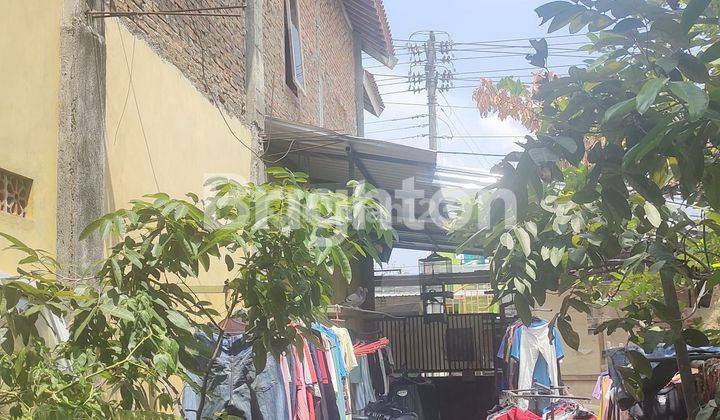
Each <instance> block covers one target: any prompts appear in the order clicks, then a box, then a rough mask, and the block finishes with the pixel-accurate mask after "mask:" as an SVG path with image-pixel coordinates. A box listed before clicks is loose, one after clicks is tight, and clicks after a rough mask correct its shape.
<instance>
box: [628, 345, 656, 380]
mask: <svg viewBox="0 0 720 420" xmlns="http://www.w3.org/2000/svg"><path fill="white" fill-rule="evenodd" d="M625 354H626V355H627V358H628V359H629V360H630V364H632V367H633V369H635V371H636V372H638V373H639V374H640V375H642V376H644V377H646V378H650V377H652V366H650V361H649V360H648V359H647V357H645V355H643V354H642V353H640V352H639V351H637V350H630V351H628V352H626V353H625Z"/></svg>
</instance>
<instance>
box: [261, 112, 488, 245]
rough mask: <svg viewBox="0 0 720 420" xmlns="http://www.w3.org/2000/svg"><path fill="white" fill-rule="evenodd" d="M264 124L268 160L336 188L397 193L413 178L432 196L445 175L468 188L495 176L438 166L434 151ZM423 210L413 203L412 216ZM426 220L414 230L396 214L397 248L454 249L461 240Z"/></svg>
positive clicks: (482, 184)
mask: <svg viewBox="0 0 720 420" xmlns="http://www.w3.org/2000/svg"><path fill="white" fill-rule="evenodd" d="M265 128H266V134H265V142H266V153H265V157H266V159H268V160H278V164H282V165H283V166H286V167H288V168H290V169H291V170H295V171H303V172H306V173H307V174H308V175H309V176H310V182H311V183H312V184H314V185H316V186H322V187H326V188H331V189H337V188H343V187H344V186H345V184H346V183H347V181H349V180H351V179H356V180H363V179H364V180H366V181H367V182H369V183H370V184H372V185H373V186H375V187H376V188H379V189H383V190H385V191H387V192H388V193H389V194H390V195H391V196H394V195H395V192H396V191H398V190H405V188H403V182H407V181H408V180H410V179H412V182H413V184H412V187H413V189H415V190H419V191H422V192H423V194H424V198H430V197H432V196H433V195H434V194H436V193H438V192H441V189H442V188H443V187H448V186H450V187H452V182H450V183H448V179H449V180H451V181H452V180H453V179H458V180H460V181H462V185H463V186H462V188H463V189H465V190H470V191H472V190H475V189H480V188H483V187H485V186H488V185H490V184H491V183H492V182H493V181H494V180H495V179H496V177H495V176H493V175H490V174H487V173H482V172H468V171H465V170H460V169H454V168H438V167H437V154H436V153H435V152H434V151H432V150H427V149H420V148H417V147H410V146H406V145H402V144H397V143H390V142H386V141H381V140H372V139H366V138H360V137H354V136H349V135H344V134H340V133H336V132H333V131H331V130H327V129H324V128H320V127H315V126H310V125H304V124H298V123H291V122H287V121H283V120H280V119H276V118H267V119H266V127H265ZM353 168H354V169H353ZM353 171H354V173H352V172H353ZM395 202H397V198H395ZM424 210H426V207H423V206H422V204H419V205H417V206H415V212H416V214H415V216H416V217H418V218H420V217H421V216H422V215H423V212H424ZM424 220H426V221H428V222H427V223H425V224H424V227H423V228H422V229H420V230H414V229H411V228H409V227H408V226H407V224H406V223H403V221H402V219H401V218H399V217H397V215H396V214H394V219H393V225H394V227H395V229H396V232H397V234H398V239H397V241H396V242H395V247H397V248H408V249H419V250H432V251H435V250H438V251H454V250H455V249H456V248H457V246H458V245H459V244H457V243H455V242H454V241H453V240H452V238H450V236H449V234H448V231H447V229H445V228H444V227H442V226H438V225H436V224H435V223H432V222H430V221H429V219H427V218H426V219H424ZM466 252H468V253H476V252H477V253H480V252H482V251H481V250H476V249H468V250H466Z"/></svg>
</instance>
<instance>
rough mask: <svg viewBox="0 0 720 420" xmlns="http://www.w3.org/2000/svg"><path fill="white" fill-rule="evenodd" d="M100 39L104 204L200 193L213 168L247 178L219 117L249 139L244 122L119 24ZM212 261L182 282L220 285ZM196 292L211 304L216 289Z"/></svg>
mask: <svg viewBox="0 0 720 420" xmlns="http://www.w3.org/2000/svg"><path fill="white" fill-rule="evenodd" d="M106 41H107V140H106V141H107V155H108V174H109V175H108V197H109V203H108V208H109V209H113V208H121V207H125V206H127V205H128V202H129V201H130V200H132V199H135V198H141V197H142V196H143V195H145V194H150V193H154V192H157V191H162V192H166V193H168V194H170V195H171V196H173V197H177V198H182V197H184V195H185V194H186V193H188V192H194V193H196V194H198V195H199V196H201V197H202V191H203V183H204V182H205V180H206V179H207V177H208V176H213V175H216V174H234V175H237V176H240V177H243V178H245V179H248V180H249V176H250V160H251V159H250V158H251V154H250V152H249V151H248V149H247V148H246V147H245V146H243V145H242V144H241V143H240V141H239V140H238V139H236V138H235V137H234V136H233V134H232V133H231V131H230V129H229V128H228V126H227V125H226V124H225V122H224V121H223V116H222V115H224V116H225V118H226V119H227V122H228V124H229V125H230V127H231V128H232V131H233V132H234V134H235V135H237V136H238V137H239V138H240V139H241V140H242V141H243V142H244V143H245V144H247V145H250V144H251V133H250V131H249V130H248V129H247V128H246V126H244V125H243V124H242V123H241V122H240V121H239V120H238V119H237V118H235V117H232V116H230V115H229V113H228V112H227V111H226V110H224V109H223V111H222V112H223V114H222V115H221V113H220V111H218V109H217V108H216V107H215V106H213V105H212V104H211V103H210V101H209V100H208V98H207V97H206V96H204V95H203V94H201V93H200V92H199V91H198V90H197V89H196V88H195V86H193V84H192V83H191V82H190V81H189V80H188V79H187V78H186V77H185V76H184V75H183V74H182V73H181V72H180V71H179V70H178V69H177V68H176V67H175V66H173V65H172V64H170V63H169V62H167V61H165V60H163V59H162V58H161V57H160V56H159V55H158V54H157V53H156V52H155V51H154V50H152V48H151V47H150V46H149V45H148V44H147V43H146V42H145V41H143V40H142V39H141V38H138V37H137V36H135V35H134V34H132V33H131V32H129V31H128V30H127V29H126V28H125V26H124V25H123V24H122V23H121V22H119V21H117V20H115V19H108V20H107V27H106ZM131 74H132V78H131V77H130V75H131ZM130 80H132V84H130V83H129V82H130ZM153 169H154V171H153ZM153 172H154V173H153ZM155 179H157V185H156V183H155ZM216 267H217V268H218V270H216V271H214V270H212V269H211V273H210V274H208V275H201V278H200V279H199V280H194V281H192V282H189V283H191V284H202V285H204V286H208V285H221V284H222V283H223V281H224V280H225V277H224V276H223V273H224V272H225V271H226V269H224V267H225V265H224V263H222V262H219V263H218V264H216ZM220 267H222V268H223V269H220ZM203 298H205V299H206V300H209V301H213V302H218V303H219V299H221V298H222V295H218V294H212V295H210V296H203Z"/></svg>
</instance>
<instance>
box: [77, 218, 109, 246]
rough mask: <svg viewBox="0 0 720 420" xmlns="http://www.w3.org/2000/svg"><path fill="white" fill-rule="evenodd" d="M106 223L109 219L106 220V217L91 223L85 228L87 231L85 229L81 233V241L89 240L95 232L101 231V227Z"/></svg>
mask: <svg viewBox="0 0 720 420" xmlns="http://www.w3.org/2000/svg"><path fill="white" fill-rule="evenodd" d="M105 223H107V218H106V217H101V218H99V219H97V220H94V221H93V222H91V223H90V224H89V225H87V226H86V227H85V229H83V231H82V232H81V233H80V240H81V241H82V240H84V239H87V237H88V236H90V235H92V234H93V232H95V231H96V230H98V229H100V227H101V226H104V225H105Z"/></svg>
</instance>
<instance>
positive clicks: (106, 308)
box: [100, 303, 135, 322]
mask: <svg viewBox="0 0 720 420" xmlns="http://www.w3.org/2000/svg"><path fill="white" fill-rule="evenodd" d="M100 310H101V311H102V312H103V313H104V314H105V315H107V316H109V317H111V318H120V319H124V320H125V321H130V322H134V321H135V316H134V315H133V314H132V312H130V311H128V310H127V309H125V308H123V307H121V306H115V305H113V304H110V303H104V304H102V305H100Z"/></svg>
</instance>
